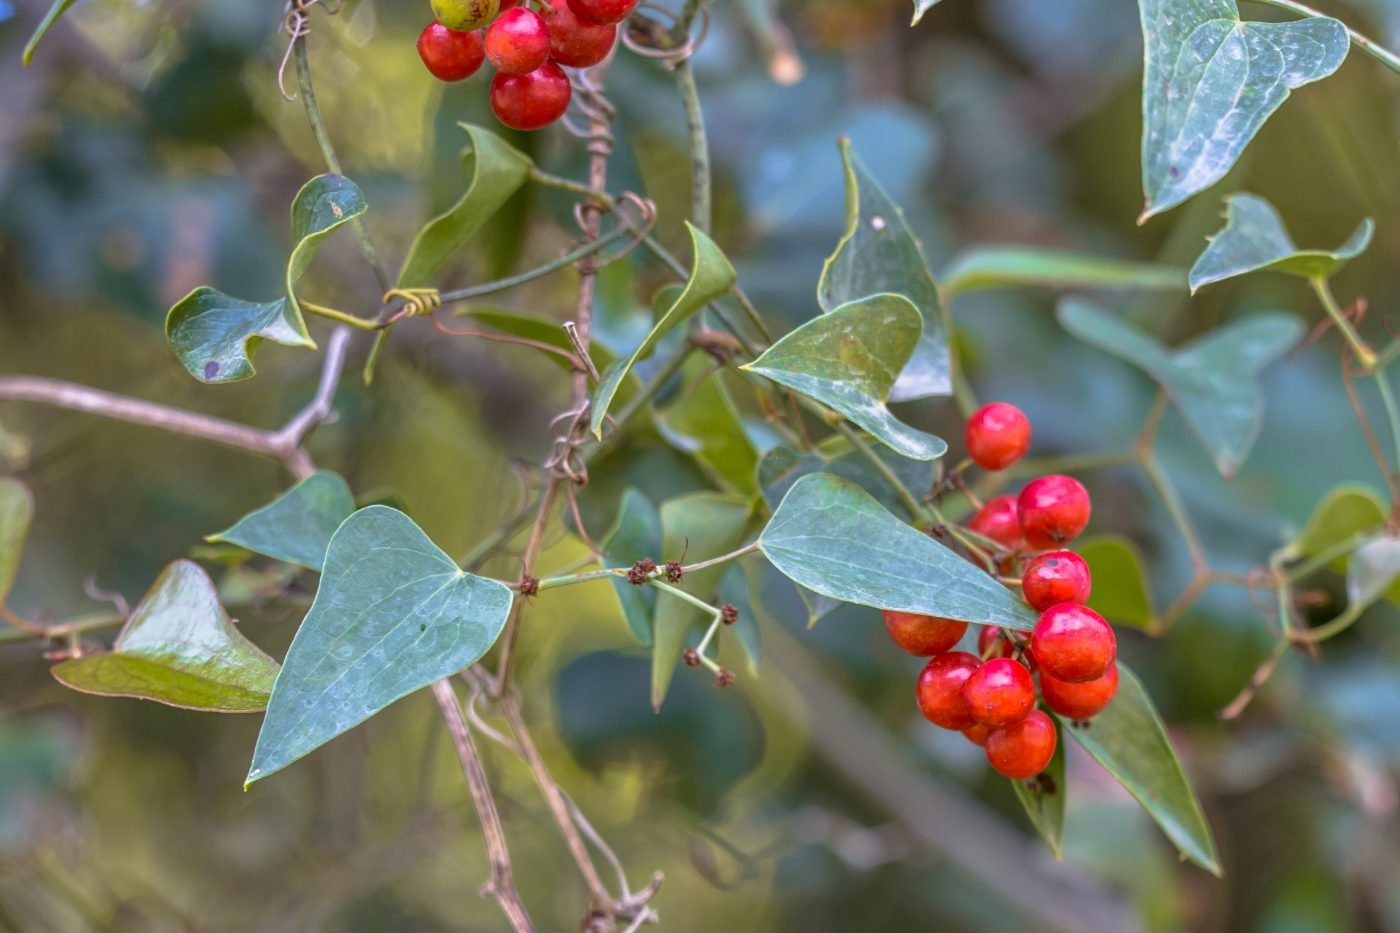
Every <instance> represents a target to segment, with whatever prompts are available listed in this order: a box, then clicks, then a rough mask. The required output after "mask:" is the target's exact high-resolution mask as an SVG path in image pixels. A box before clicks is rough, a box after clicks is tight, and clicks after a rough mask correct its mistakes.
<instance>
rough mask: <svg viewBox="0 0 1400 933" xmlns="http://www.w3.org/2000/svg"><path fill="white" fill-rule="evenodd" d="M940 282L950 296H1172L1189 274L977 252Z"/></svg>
mask: <svg viewBox="0 0 1400 933" xmlns="http://www.w3.org/2000/svg"><path fill="white" fill-rule="evenodd" d="M942 279H943V289H944V291H945V292H946V293H947V294H948V295H959V294H963V293H965V292H976V291H984V290H986V289H992V288H1011V287H1013V286H1020V285H1039V286H1045V287H1047V288H1146V289H1163V290H1172V289H1179V288H1182V287H1184V286H1185V285H1186V270H1185V269H1178V268H1176V267H1174V266H1163V265H1158V264H1156V263H1150V262H1131V261H1129V260H1126V259H1111V258H1108V257H1105V256H1091V255H1088V254H1085V253H1070V252H1064V251H1061V250H1051V249H1037V248H1034V247H1025V246H978V247H974V248H972V249H969V250H967V251H966V252H963V253H960V254H959V255H958V256H957V257H955V258H954V259H953V262H952V263H951V264H950V265H949V266H948V268H946V269H944V270H943V275H942Z"/></svg>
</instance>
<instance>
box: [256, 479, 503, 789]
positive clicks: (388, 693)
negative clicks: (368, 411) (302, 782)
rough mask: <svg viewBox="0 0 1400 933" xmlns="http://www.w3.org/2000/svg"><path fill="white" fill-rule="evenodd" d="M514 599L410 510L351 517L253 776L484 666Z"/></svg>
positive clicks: (337, 538)
mask: <svg viewBox="0 0 1400 933" xmlns="http://www.w3.org/2000/svg"><path fill="white" fill-rule="evenodd" d="M511 598H512V594H511V591H510V589H509V588H508V587H507V586H506V585H505V584H503V583H499V582H497V581H495V580H487V579H485V578H483V577H478V576H474V575H472V574H469V573H464V572H463V571H462V570H460V569H459V568H458V567H457V564H456V563H454V562H453V560H452V558H450V557H448V556H447V555H446V554H444V553H443V552H442V550H441V549H440V548H439V547H437V545H435V544H433V542H432V541H430V540H428V536H427V535H425V534H423V532H422V530H421V529H420V528H419V527H418V526H417V525H415V524H414V523H413V521H412V520H411V519H410V518H409V517H408V516H407V515H404V514H403V513H402V512H399V511H397V510H395V509H390V508H387V507H385V506H382V505H372V506H370V507H368V508H365V509H361V510H360V511H358V512H356V513H355V514H354V515H352V516H350V517H349V518H348V519H346V521H345V523H344V524H343V525H341V526H340V528H339V529H338V530H337V531H336V533H335V535H334V536H332V537H331V543H330V547H329V548H328V549H327V550H326V563H325V568H324V569H323V570H322V573H321V586H320V588H319V589H318V590H317V591H316V599H315V601H313V602H312V604H311V611H310V612H308V613H307V614H306V618H305V620H303V621H302V623H301V628H299V629H298V630H297V634H296V637H295V638H293V639H292V646H291V648H289V649H288V651H287V657H286V659H285V660H284V661H283V666H282V672H281V673H280V674H279V675H278V677H277V683H276V684H275V685H274V686H273V688H272V698H271V700H270V701H269V702H268V706H267V717H266V718H265V719H264V720H263V726H262V731H261V732H259V733H258V744H257V747H256V748H255V749H254V751H253V763H252V767H251V768H250V769H249V771H248V778H247V783H249V784H251V783H252V782H253V781H256V780H259V779H261V778H265V777H267V776H268V775H269V774H272V773H274V772H276V771H280V770H281V769H282V768H285V767H286V766H287V765H289V764H291V763H292V762H294V761H296V760H297V759H299V758H301V757H302V756H304V755H306V754H308V753H310V752H312V751H314V750H315V749H316V748H319V747H320V746H321V745H324V744H325V743H326V742H328V741H330V740H331V739H333V738H335V737H336V736H338V735H340V734H341V733H343V732H346V731H348V730H350V729H352V728H354V727H355V726H357V725H359V724H360V723H362V722H364V721H365V720H366V719H369V718H370V717H371V716H373V715H374V714H375V713H378V712H379V711H380V710H382V709H384V708H385V707H386V706H388V705H389V704H390V703H393V702H394V701H395V700H398V699H401V698H403V697H405V696H408V695H409V694H410V693H413V692H414V691H416V690H419V689H421V688H423V687H426V686H427V685H429V684H431V683H433V682H434V681H437V680H441V679H442V678H444V677H450V676H451V675H453V674H455V673H457V672H458V671H460V670H462V669H464V668H466V667H467V666H469V665H471V664H474V663H476V661H478V660H480V658H481V656H482V655H484V654H485V653H486V652H487V651H488V650H490V648H491V646H492V645H493V644H495V642H496V639H497V637H499V636H500V634H501V629H502V628H503V627H504V626H505V623H506V615H507V614H508V613H509V612H510V606H511Z"/></svg>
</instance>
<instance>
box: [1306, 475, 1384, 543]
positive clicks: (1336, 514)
mask: <svg viewBox="0 0 1400 933" xmlns="http://www.w3.org/2000/svg"><path fill="white" fill-rule="evenodd" d="M1385 513H1386V508H1385V503H1384V502H1383V501H1382V500H1381V497H1380V494H1379V493H1377V492H1376V491H1375V490H1374V489H1372V488H1371V487H1369V486H1362V485H1360V484H1353V483H1348V484H1345V485H1342V486H1338V487H1336V488H1335V489H1333V490H1332V491H1331V492H1329V493H1327V495H1326V496H1325V497H1324V498H1323V500H1322V501H1321V502H1319V503H1318V504H1317V508H1315V509H1313V513H1312V515H1310V516H1308V523H1307V524H1306V525H1305V526H1303V531H1302V533H1300V534H1299V535H1298V537H1297V538H1295V539H1294V541H1293V545H1292V547H1293V550H1294V551H1296V552H1297V554H1298V556H1299V557H1312V556H1313V555H1314V554H1320V553H1322V552H1323V551H1325V550H1327V549H1328V548H1330V547H1335V546H1337V545H1340V544H1342V543H1343V542H1345V541H1350V540H1352V539H1353V538H1356V537H1357V536H1358V535H1360V534H1362V533H1364V532H1367V531H1371V530H1372V529H1375V528H1379V527H1380V526H1381V525H1382V524H1384V523H1385Z"/></svg>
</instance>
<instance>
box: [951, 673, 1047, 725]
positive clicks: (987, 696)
mask: <svg viewBox="0 0 1400 933" xmlns="http://www.w3.org/2000/svg"><path fill="white" fill-rule="evenodd" d="M963 697H964V698H965V699H966V700H967V706H968V709H969V710H971V711H972V718H973V719H975V720H977V721H978V722H980V723H982V724H983V725H984V726H991V727H992V728H994V729H998V728H1001V727H1002V726H1009V725H1011V724H1012V723H1013V722H1018V721H1019V720H1022V719H1025V718H1026V714H1027V713H1029V712H1030V711H1031V710H1033V709H1035V681H1033V680H1031V674H1030V671H1028V670H1026V669H1025V667H1024V666H1022V665H1021V664H1019V663H1017V662H1016V661H1013V660H1011V659H1010V658H993V659H992V660H990V661H988V662H987V663H986V664H983V665H982V666H981V667H979V668H978V669H977V671H976V672H975V673H974V674H973V675H972V676H971V677H969V678H968V679H967V683H965V684H963Z"/></svg>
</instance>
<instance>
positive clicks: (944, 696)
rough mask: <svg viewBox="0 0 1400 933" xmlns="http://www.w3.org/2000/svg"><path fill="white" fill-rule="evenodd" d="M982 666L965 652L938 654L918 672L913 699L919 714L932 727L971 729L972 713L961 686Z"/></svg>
mask: <svg viewBox="0 0 1400 933" xmlns="http://www.w3.org/2000/svg"><path fill="white" fill-rule="evenodd" d="M981 666H982V662H981V661H979V660H977V659H976V658H974V657H973V656H972V655H970V654H968V653H967V652H966V651H950V652H948V653H947V654H940V655H939V656H938V657H936V658H934V659H933V660H932V661H929V662H928V663H927V664H925V665H924V669H923V670H922V671H920V672H919V684H918V687H917V691H916V694H915V695H916V697H917V698H918V701H919V711H920V712H921V713H923V714H924V718H925V719H927V720H928V721H929V722H931V723H933V724H934V725H935V726H941V727H943V728H944V729H958V730H961V729H966V728H967V727H968V726H971V725H973V722H974V721H973V718H972V711H971V710H969V709H968V707H967V700H966V699H965V698H964V697H963V689H962V688H963V683H964V682H966V680H967V679H968V678H969V677H971V676H972V672H973V671H975V670H977V668H979V667H981Z"/></svg>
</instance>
